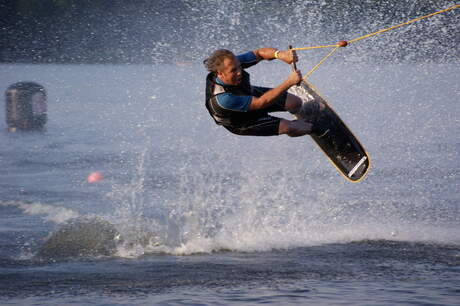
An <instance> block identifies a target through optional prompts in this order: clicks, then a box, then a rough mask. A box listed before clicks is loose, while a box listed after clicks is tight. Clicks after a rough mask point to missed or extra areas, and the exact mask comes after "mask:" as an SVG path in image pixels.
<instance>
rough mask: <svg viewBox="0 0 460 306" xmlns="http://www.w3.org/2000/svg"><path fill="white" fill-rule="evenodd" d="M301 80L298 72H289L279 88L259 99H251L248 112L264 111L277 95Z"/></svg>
mask: <svg viewBox="0 0 460 306" xmlns="http://www.w3.org/2000/svg"><path fill="white" fill-rule="evenodd" d="M301 80H302V74H301V73H300V70H296V71H293V72H291V74H290V75H289V77H288V78H287V79H286V80H285V81H284V82H283V83H281V84H280V85H279V86H277V87H275V88H273V89H270V90H269V91H267V92H266V93H264V94H263V95H262V96H261V97H259V98H257V97H252V100H251V104H250V105H249V109H248V110H250V111H251V110H258V109H264V108H266V107H268V106H270V105H271V104H272V103H273V101H274V100H275V99H276V98H277V97H278V96H279V95H281V94H282V93H283V92H284V91H286V90H288V89H289V88H290V87H291V86H293V85H295V84H298V83H299V82H300V81H301Z"/></svg>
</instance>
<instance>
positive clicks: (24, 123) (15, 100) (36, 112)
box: [5, 82, 48, 132]
mask: <svg viewBox="0 0 460 306" xmlns="http://www.w3.org/2000/svg"><path fill="white" fill-rule="evenodd" d="M5 95H6V123H7V124H8V131H10V132H16V131H17V130H21V131H43V130H44V129H45V124H46V122H47V120H48V118H47V114H46V113H47V105H46V91H45V88H44V87H43V86H41V85H40V84H37V83H34V82H18V83H14V84H12V85H10V87H8V88H7V90H6V92H5Z"/></svg>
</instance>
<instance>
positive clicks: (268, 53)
mask: <svg viewBox="0 0 460 306" xmlns="http://www.w3.org/2000/svg"><path fill="white" fill-rule="evenodd" d="M252 52H253V53H254V54H255V55H256V57H257V60H259V61H260V60H272V59H275V58H278V59H279V60H282V61H283V62H285V63H286V64H292V63H295V62H297V54H296V52H295V51H291V50H279V51H278V50H277V49H275V48H260V49H257V50H254V51H252ZM277 52H278V53H277Z"/></svg>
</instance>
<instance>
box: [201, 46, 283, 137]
mask: <svg viewBox="0 0 460 306" xmlns="http://www.w3.org/2000/svg"><path fill="white" fill-rule="evenodd" d="M237 59H238V60H239V62H240V64H241V68H242V69H243V71H242V74H243V75H242V77H243V78H242V81H241V83H240V84H238V85H236V86H233V85H227V84H225V83H224V82H222V80H220V79H219V78H218V77H217V76H216V75H215V74H214V73H212V72H211V73H209V74H208V76H207V78H206V108H207V109H208V111H209V113H210V114H211V116H212V117H213V118H214V120H215V121H216V123H217V124H220V125H223V126H224V127H225V128H226V129H227V130H229V131H230V132H232V133H235V134H238V135H252V136H273V135H278V129H279V124H280V121H281V119H280V118H278V117H274V116H270V115H269V114H268V113H271V112H279V111H285V108H284V106H285V103H286V96H287V93H286V92H284V93H283V94H281V95H280V96H279V97H278V98H277V99H276V100H275V101H274V102H273V103H272V104H271V105H270V106H269V107H267V108H266V109H262V110H249V105H250V104H251V101H252V97H260V96H262V95H263V94H264V93H265V92H267V91H268V90H270V89H271V88H266V87H258V86H251V82H250V76H249V73H247V72H246V71H245V70H244V69H246V68H249V67H251V66H253V65H255V64H257V63H258V62H259V61H258V60H257V57H256V56H255V54H254V53H253V52H246V53H243V54H240V55H237Z"/></svg>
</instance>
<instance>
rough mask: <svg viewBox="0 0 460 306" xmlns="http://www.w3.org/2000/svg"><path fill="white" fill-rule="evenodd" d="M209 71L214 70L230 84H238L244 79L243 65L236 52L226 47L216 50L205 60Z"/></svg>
mask: <svg viewBox="0 0 460 306" xmlns="http://www.w3.org/2000/svg"><path fill="white" fill-rule="evenodd" d="M204 65H205V67H206V69H208V71H210V72H213V73H214V74H215V75H216V76H217V77H218V78H219V79H221V80H222V81H223V82H224V83H225V84H228V85H238V84H239V83H240V82H241V79H242V72H241V65H240V62H239V61H238V59H237V58H236V56H235V54H233V53H232V52H231V51H229V50H226V49H220V50H216V51H214V52H213V53H212V54H211V56H209V57H208V58H207V59H206V60H205V61H204Z"/></svg>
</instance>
